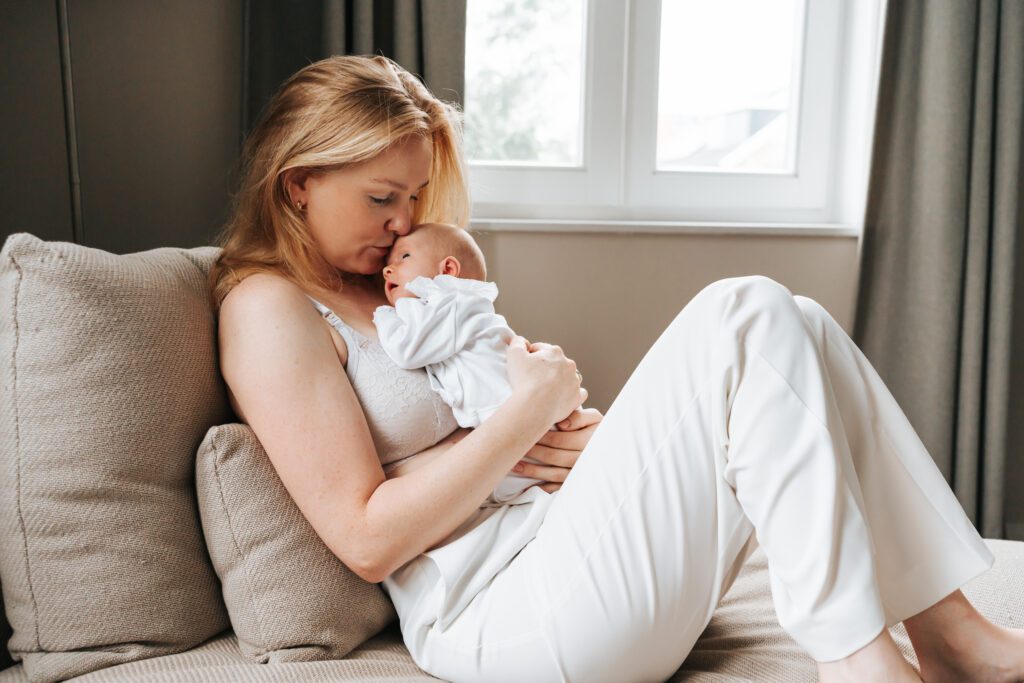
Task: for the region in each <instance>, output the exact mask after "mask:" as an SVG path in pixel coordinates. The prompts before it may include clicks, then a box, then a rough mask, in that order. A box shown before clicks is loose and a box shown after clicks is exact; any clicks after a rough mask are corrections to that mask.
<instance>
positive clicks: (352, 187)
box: [287, 137, 432, 275]
mask: <svg viewBox="0 0 1024 683" xmlns="http://www.w3.org/2000/svg"><path fill="white" fill-rule="evenodd" d="M431 154H432V149H431V144H430V141H429V140H427V139H425V138H421V137H408V138H406V139H404V140H401V141H399V142H397V143H395V144H394V145H392V146H391V147H389V148H388V149H386V150H385V151H384V152H382V153H381V154H379V155H378V156H376V157H374V158H373V159H370V160H369V161H364V162H361V163H358V164H352V165H350V166H346V167H344V168H341V169H338V170H333V171H329V172H326V173H317V174H308V173H307V174H302V173H296V174H292V175H291V176H290V179H289V180H288V182H287V186H288V189H289V194H290V196H291V200H292V203H293V204H294V203H295V202H300V201H301V202H302V203H303V204H304V205H305V207H306V208H305V210H304V212H303V215H304V216H305V219H306V224H307V225H308V226H309V231H310V233H311V234H312V235H313V238H314V239H315V240H316V243H317V244H318V245H319V246H320V251H321V254H323V256H324V258H325V259H327V262H328V263H330V264H331V265H332V266H334V267H336V268H338V269H339V270H341V271H342V272H345V273H361V274H364V275H370V274H372V273H376V272H378V271H380V270H381V268H383V267H384V264H385V263H386V261H387V255H388V250H389V249H390V248H391V245H392V244H393V243H394V241H395V239H397V237H398V236H400V235H405V234H408V233H409V230H410V228H411V227H412V214H413V208H414V206H415V202H416V196H417V194H418V193H419V191H420V190H422V189H423V187H424V186H425V185H426V184H427V181H428V180H429V179H430V163H431Z"/></svg>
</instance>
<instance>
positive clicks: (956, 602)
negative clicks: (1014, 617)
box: [903, 591, 1024, 683]
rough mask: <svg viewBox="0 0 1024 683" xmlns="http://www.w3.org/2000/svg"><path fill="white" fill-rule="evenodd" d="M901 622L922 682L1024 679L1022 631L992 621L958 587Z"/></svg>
mask: <svg viewBox="0 0 1024 683" xmlns="http://www.w3.org/2000/svg"><path fill="white" fill-rule="evenodd" d="M903 625H904V626H905V627H906V629H907V635H909V636H910V641H911V642H912V643H913V645H914V652H915V653H916V654H917V661H918V663H919V664H920V666H921V678H922V679H923V680H924V681H925V683H947V682H949V683H954V682H955V683H1020V682H1021V681H1024V629H1010V628H1004V627H1002V626H997V625H995V624H993V623H992V622H990V621H989V620H988V619H986V618H985V617H984V616H982V615H981V614H980V613H979V612H978V611H977V610H976V609H974V606H973V605H971V603H970V602H968V600H967V598H966V597H964V594H963V593H962V592H960V591H956V592H954V593H952V594H950V595H949V596H947V597H945V598H943V599H942V600H940V601H939V602H938V603H936V604H935V605H932V607H929V608H928V609H927V610H925V611H924V612H921V613H920V614H918V615H915V616H913V617H911V618H910V619H906V620H905V621H904V622H903Z"/></svg>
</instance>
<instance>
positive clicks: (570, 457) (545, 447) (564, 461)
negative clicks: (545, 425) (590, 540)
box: [513, 408, 604, 493]
mask: <svg viewBox="0 0 1024 683" xmlns="http://www.w3.org/2000/svg"><path fill="white" fill-rule="evenodd" d="M602 419H604V415H602V414H601V411H599V410H598V409H597V408H577V409H576V410H574V411H573V412H572V414H571V415H569V417H567V418H565V419H564V420H562V421H561V422H559V423H558V425H556V426H557V427H558V431H557V432H554V431H552V432H548V433H546V434H545V435H544V436H542V437H541V439H540V441H538V442H537V443H536V445H534V446H533V447H532V448H531V449H530V450H529V451H527V452H526V457H528V458H533V459H534V460H538V461H540V463H542V464H539V463H534V462H528V461H526V460H520V461H519V463H517V464H516V467H520V466H522V469H521V470H516V469H513V472H515V473H516V474H518V475H521V476H524V477H533V478H535V479H542V480H544V481H546V482H548V483H546V484H536V486H539V487H540V488H542V489H544V490H545V491H547V492H548V493H554V492H555V491H557V490H558V489H560V488H562V483H563V482H564V481H565V478H566V477H568V476H569V470H571V469H572V468H573V466H574V465H575V464H576V461H577V460H578V459H579V457H580V453H581V452H582V451H583V449H584V448H586V446H587V444H588V443H589V442H590V437H591V436H593V435H594V431H595V430H596V429H597V425H598V423H600V422H601V420H602Z"/></svg>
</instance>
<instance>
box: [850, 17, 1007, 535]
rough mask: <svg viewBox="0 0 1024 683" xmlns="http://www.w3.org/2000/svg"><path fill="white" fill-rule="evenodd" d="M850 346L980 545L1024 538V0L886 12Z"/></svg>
mask: <svg viewBox="0 0 1024 683" xmlns="http://www.w3.org/2000/svg"><path fill="white" fill-rule="evenodd" d="M886 22H887V23H886V29H885V39H884V44H883V56H882V70H881V82H880V92H879V103H878V119H877V123H876V135H875V141H874V154H873V159H872V169H871V179H870V184H869V191H868V207H867V213H866V216H865V227H864V235H863V238H862V243H861V275H860V288H859V293H858V305H857V313H856V321H855V325H854V340H855V341H856V342H857V344H858V345H859V346H860V347H861V349H862V350H863V351H864V353H865V354H866V355H867V356H868V358H869V359H870V360H871V362H872V363H873V364H874V365H875V367H876V368H877V369H878V371H879V374H880V375H881V376H882V378H883V379H884V381H885V382H886V384H887V385H888V386H889V388H890V389H891V390H892V392H893V394H894V395H895V397H896V399H897V401H898V402H899V404H900V405H901V407H902V408H903V409H904V411H905V412H906V413H907V416H908V418H909V419H910V421H911V423H912V424H913V425H914V428H915V429H916V430H917V432H918V434H919V435H920V436H921V438H922V440H923V441H924V443H925V445H926V446H927V447H928V449H929V450H930V452H931V454H932V456H933V457H934V458H935V461H936V463H937V464H938V466H939V468H940V469H941V470H942V472H943V474H944V475H945V476H946V478H947V480H948V481H949V482H950V484H951V486H952V487H953V489H954V491H955V492H956V495H957V497H958V498H959V500H960V502H961V503H962V505H963V506H964V509H965V510H966V511H967V513H968V515H969V516H970V518H971V520H972V521H973V522H974V524H975V525H976V526H977V527H978V529H979V530H980V531H981V532H982V534H983V535H984V536H987V537H992V538H1004V537H1006V535H1007V531H1008V530H1009V531H1010V535H1011V536H1020V534H1021V531H1022V530H1024V501H1022V497H1021V491H1024V360H1022V358H1021V355H1022V354H1021V353H1019V352H1017V353H1015V351H1017V350H1019V349H1022V348H1024V239H1022V223H1024V207H1022V202H1021V195H1022V190H1021V183H1022V180H1021V178H1022V170H1024V168H1022V167H1024V141H1022V136H1021V127H1022V125H1024V114H1022V112H1024V2H1021V0H1002V1H1000V0H889V2H888V10H887V18H886Z"/></svg>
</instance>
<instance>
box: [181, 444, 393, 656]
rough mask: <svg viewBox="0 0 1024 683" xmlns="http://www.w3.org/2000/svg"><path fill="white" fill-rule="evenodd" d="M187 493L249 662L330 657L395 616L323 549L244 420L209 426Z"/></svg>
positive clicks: (382, 598) (376, 592) (374, 589)
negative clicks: (195, 501) (193, 497)
mask: <svg viewBox="0 0 1024 683" xmlns="http://www.w3.org/2000/svg"><path fill="white" fill-rule="evenodd" d="M196 490H197V492H198V496H199V511H200V515H201V519H202V524H203V533H204V535H205V537H206V544H207V548H208V549H209V552H210V557H211V558H212V559H213V565H214V567H215V568H216V570H217V576H219V577H220V581H221V587H222V590H223V593H224V602H225V604H226V605H227V608H228V614H229V615H230V617H231V625H232V626H233V627H234V630H235V633H236V634H237V636H238V640H239V646H240V648H241V651H242V652H243V653H244V654H245V655H247V656H248V657H250V658H252V659H254V660H256V661H258V662H308V661H314V660H319V659H339V658H341V657H344V656H345V655H347V654H348V653H349V652H351V651H352V650H353V649H354V648H356V647H357V646H359V645H360V644H361V643H363V642H364V641H366V639H367V638H369V637H370V636H372V635H373V634H375V633H377V632H378V631H380V630H381V629H382V628H384V627H385V626H386V625H387V624H388V623H389V622H390V621H392V620H393V619H395V618H396V615H395V610H394V607H393V606H392V604H391V601H390V600H389V599H388V597H387V596H386V595H385V594H384V591H383V590H381V588H380V587H379V586H377V585H375V584H372V583H368V582H366V581H364V580H363V579H361V578H359V576H357V575H356V574H355V573H354V572H353V571H352V570H350V569H349V568H348V567H346V566H345V565H344V564H343V563H342V562H341V561H340V560H339V559H338V558H337V557H335V555H334V554H333V553H331V551H330V550H329V549H328V548H327V546H326V545H324V543H323V541H321V540H320V537H319V536H317V535H316V532H315V531H313V527H311V526H310V525H309V522H307V521H306V518H305V517H303V516H302V513H301V512H300V511H299V508H298V507H297V506H296V505H295V502H294V501H293V500H292V498H291V496H290V495H289V494H288V491H287V490H286V489H285V487H284V484H282V483H281V480H280V478H279V477H278V476H277V472H276V471H275V470H274V467H273V465H271V463H270V459H269V458H268V457H267V454H266V451H264V450H263V446H262V445H261V444H260V442H259V440H258V439H257V438H256V434H255V433H254V432H253V431H252V429H250V428H249V427H248V426H247V425H244V424H226V425H222V426H218V427H213V428H211V429H210V431H209V432H208V433H207V435H206V438H205V439H203V442H202V444H201V445H200V447H199V454H198V457H197V459H196Z"/></svg>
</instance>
